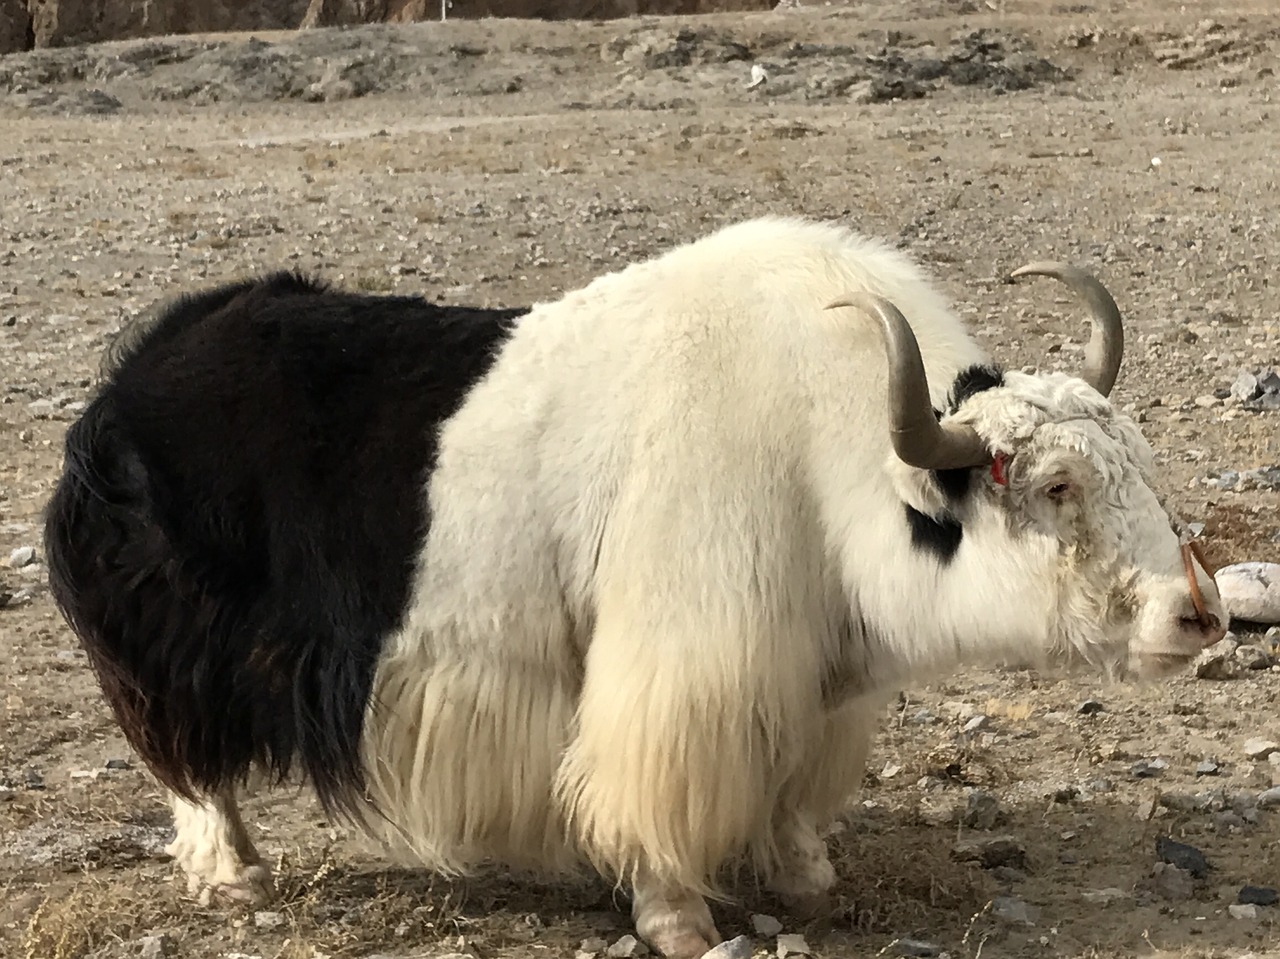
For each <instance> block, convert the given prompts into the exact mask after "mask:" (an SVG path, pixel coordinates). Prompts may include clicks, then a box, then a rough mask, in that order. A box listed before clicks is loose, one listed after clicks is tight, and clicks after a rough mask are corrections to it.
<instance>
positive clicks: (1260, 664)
mask: <svg viewBox="0 0 1280 959" xmlns="http://www.w3.org/2000/svg"><path fill="white" fill-rule="evenodd" d="M1236 659H1238V660H1239V661H1240V665H1241V666H1243V667H1244V668H1245V669H1270V668H1271V657H1270V656H1269V655H1268V654H1267V652H1266V650H1264V649H1263V648H1262V647H1261V646H1251V645H1250V646H1240V647H1238V648H1237V649H1236Z"/></svg>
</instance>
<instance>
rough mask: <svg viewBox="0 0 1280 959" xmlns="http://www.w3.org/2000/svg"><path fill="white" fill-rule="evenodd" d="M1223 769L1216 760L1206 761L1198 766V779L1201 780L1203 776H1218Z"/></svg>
mask: <svg viewBox="0 0 1280 959" xmlns="http://www.w3.org/2000/svg"><path fill="white" fill-rule="evenodd" d="M1221 768H1222V767H1221V766H1219V765H1218V763H1217V762H1216V761H1215V760H1212V759H1206V760H1205V761H1204V762H1202V763H1197V764H1196V778H1197V779H1199V778H1200V777H1201V776H1216V775H1218V771H1219V770H1220V769H1221Z"/></svg>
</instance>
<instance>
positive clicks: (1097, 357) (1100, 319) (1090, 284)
mask: <svg viewBox="0 0 1280 959" xmlns="http://www.w3.org/2000/svg"><path fill="white" fill-rule="evenodd" d="M1033 274H1034V275H1038V276H1051V277H1053V278H1054V279H1055V280H1058V281H1059V282H1062V283H1065V284H1066V285H1067V286H1068V287H1069V288H1070V289H1071V291H1072V292H1073V293H1075V294H1076V295H1077V296H1078V297H1080V298H1081V299H1082V300H1084V301H1085V303H1086V304H1087V305H1088V307H1089V312H1090V313H1091V314H1092V316H1091V319H1092V323H1093V335H1092V336H1090V337H1089V345H1088V346H1086V347H1085V350H1084V373H1083V374H1082V377H1081V378H1082V379H1083V380H1084V381H1085V382H1086V383H1088V384H1089V385H1090V386H1092V387H1093V388H1094V389H1095V390H1097V391H1098V392H1099V393H1101V394H1102V395H1103V396H1110V395H1111V388H1112V387H1113V386H1115V384H1116V377H1117V376H1118V375H1119V373H1120V361H1121V360H1122V359H1123V358H1124V323H1123V321H1122V320H1121V319H1120V309H1119V307H1117V306H1116V301H1115V300H1113V299H1112V298H1111V294H1110V293H1108V292H1107V288H1106V287H1105V286H1103V285H1102V283H1101V282H1100V281H1099V280H1098V278H1097V277H1095V276H1093V275H1092V274H1090V273H1086V272H1085V271H1084V270H1081V269H1079V268H1078V267H1074V266H1070V265H1069V264H1066V263H1059V262H1057V261H1053V260H1042V261H1040V262H1037V263H1028V264H1027V265H1026V266H1023V267H1019V268H1018V269H1016V270H1014V271H1013V272H1012V273H1010V274H1009V276H1010V277H1017V276H1030V275H1033Z"/></svg>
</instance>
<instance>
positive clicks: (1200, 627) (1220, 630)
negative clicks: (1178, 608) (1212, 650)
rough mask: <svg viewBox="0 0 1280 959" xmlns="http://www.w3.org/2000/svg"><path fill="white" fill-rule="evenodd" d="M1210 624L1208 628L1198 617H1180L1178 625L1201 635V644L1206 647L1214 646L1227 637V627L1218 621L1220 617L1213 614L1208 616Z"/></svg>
mask: <svg viewBox="0 0 1280 959" xmlns="http://www.w3.org/2000/svg"><path fill="white" fill-rule="evenodd" d="M1207 618H1208V620H1209V624H1208V625H1207V626H1206V625H1205V624H1204V623H1202V622H1201V621H1200V617H1199V616H1196V615H1194V614H1193V615H1190V616H1179V617H1178V625H1179V626H1181V627H1182V628H1183V629H1184V630H1186V631H1187V632H1189V633H1199V634H1200V635H1201V637H1202V639H1201V642H1202V643H1203V644H1204V645H1205V646H1206V647H1208V646H1212V645H1213V644H1214V643H1217V642H1219V641H1220V640H1221V639H1222V638H1223V637H1224V636H1226V635H1227V630H1226V627H1224V626H1223V625H1222V623H1220V622H1219V621H1218V617H1217V616H1214V615H1213V613H1209V614H1208V617H1207Z"/></svg>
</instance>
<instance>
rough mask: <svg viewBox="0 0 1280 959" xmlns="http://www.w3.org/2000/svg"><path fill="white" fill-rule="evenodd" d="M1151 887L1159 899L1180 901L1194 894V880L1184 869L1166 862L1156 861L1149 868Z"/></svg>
mask: <svg viewBox="0 0 1280 959" xmlns="http://www.w3.org/2000/svg"><path fill="white" fill-rule="evenodd" d="M1151 878H1152V888H1153V889H1154V891H1155V894H1156V895H1157V896H1159V897H1160V898H1161V899H1168V900H1169V901H1170V902H1180V901H1182V900H1184V899H1190V898H1191V897H1192V896H1193V895H1195V891H1196V889H1195V882H1194V880H1192V878H1191V874H1190V873H1189V872H1187V871H1186V870H1185V869H1179V868H1178V867H1177V866H1174V865H1171V864H1169V863H1167V862H1158V863H1156V864H1155V865H1154V866H1153V867H1152V868H1151Z"/></svg>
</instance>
